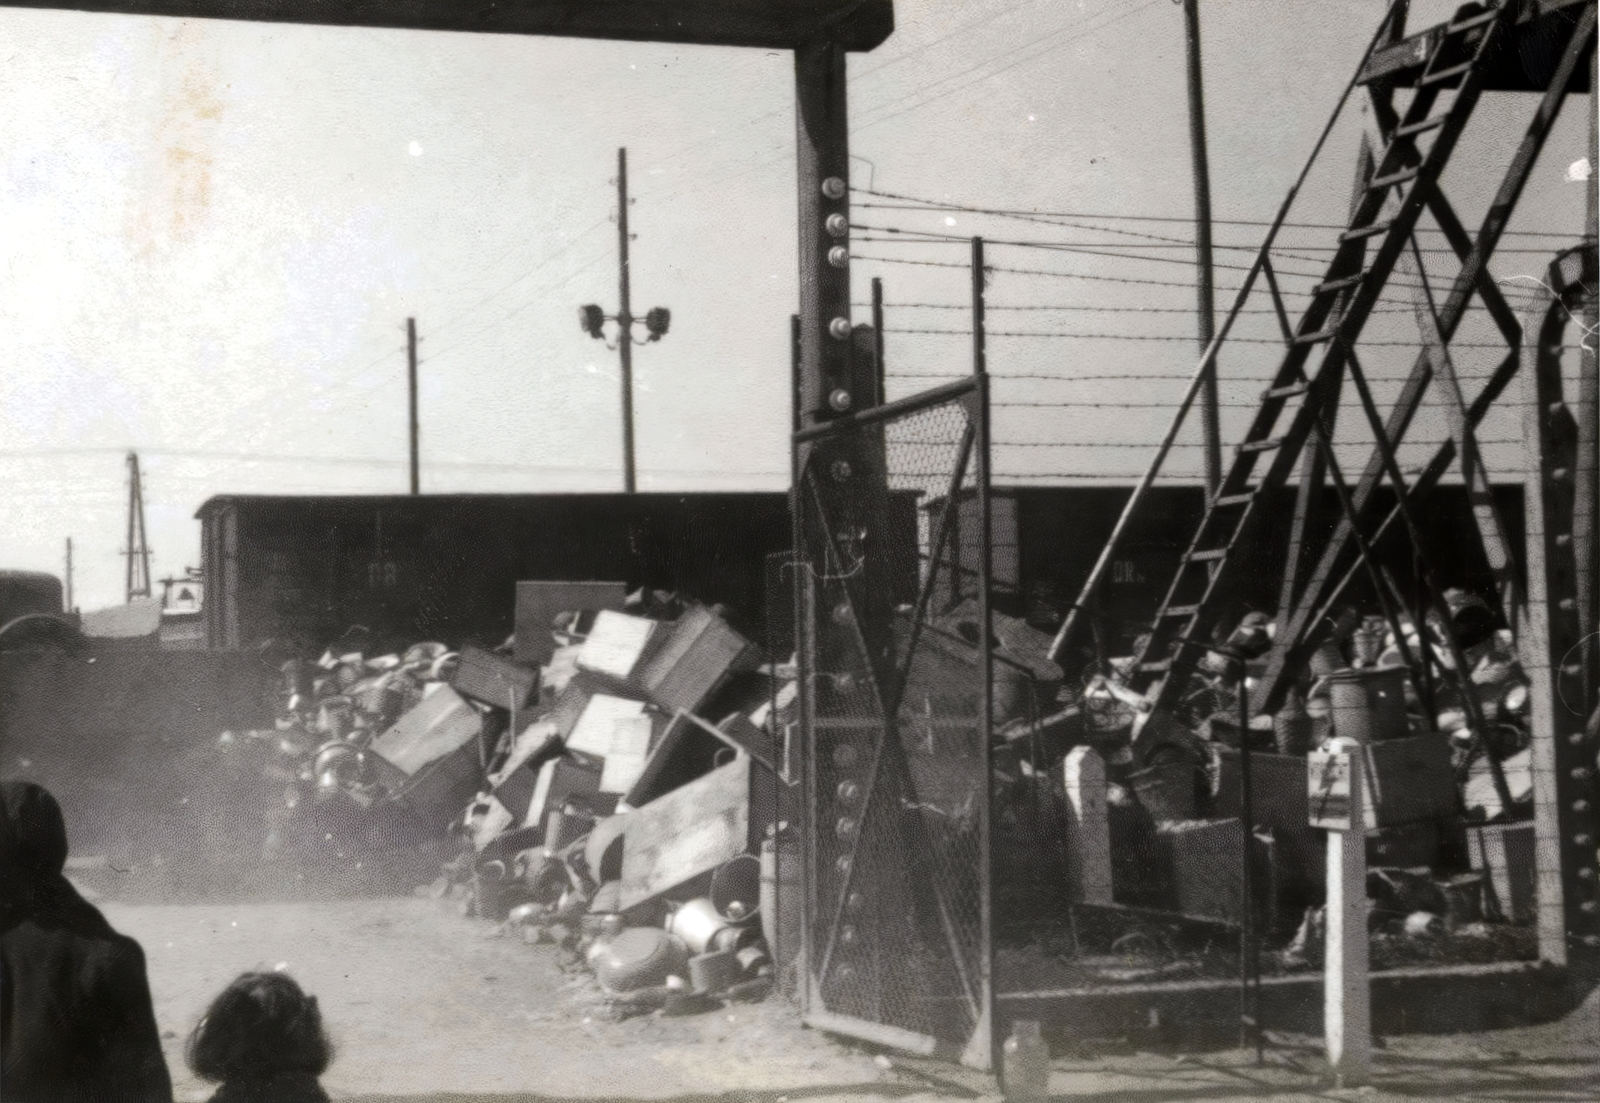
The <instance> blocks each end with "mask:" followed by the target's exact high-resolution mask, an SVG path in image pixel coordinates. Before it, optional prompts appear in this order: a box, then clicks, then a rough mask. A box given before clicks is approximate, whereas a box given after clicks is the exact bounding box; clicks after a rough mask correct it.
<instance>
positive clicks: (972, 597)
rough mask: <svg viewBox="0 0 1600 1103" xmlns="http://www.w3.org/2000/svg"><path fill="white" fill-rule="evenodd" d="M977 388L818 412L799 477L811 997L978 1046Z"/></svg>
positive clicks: (983, 732) (982, 599)
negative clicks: (831, 420)
mask: <svg viewBox="0 0 1600 1103" xmlns="http://www.w3.org/2000/svg"><path fill="white" fill-rule="evenodd" d="M981 403H982V383H981V380H979V379H976V378H975V379H974V380H972V381H971V382H970V383H963V384H961V385H957V386H956V387H953V388H942V389H941V390H939V391H936V392H930V393H929V394H928V395H926V396H923V397H922V398H920V399H914V400H911V401H908V402H905V403H897V404H895V405H894V406H893V407H884V408H880V411H877V412H876V415H875V416H874V415H868V417H866V418H862V419H858V420H853V421H852V422H851V423H849V424H848V425H844V426H842V427H830V428H829V429H826V430H823V431H814V432H813V434H812V435H811V437H810V438H809V443H810V445H811V449H810V451H809V454H808V455H807V456H806V461H805V466H804V469H803V472H802V477H801V483H800V487H799V490H798V493H799V496H800V502H799V503H798V506H799V508H798V520H799V526H798V527H799V531H798V539H799V543H800V558H801V560H802V562H803V564H804V566H805V574H806V586H805V589H806V590H807V591H808V592H807V594H806V597H805V599H804V600H803V603H802V604H803V605H804V607H805V610H806V612H807V614H808V615H803V616H802V621H803V624H802V632H803V637H804V643H803V646H802V648H801V656H802V669H801V679H802V685H803V686H804V687H805V691H806V692H805V703H806V712H807V730H806V736H807V738H806V754H805V757H806V767H807V781H808V788H807V792H808V808H807V823H806V832H805V834H806V836H807V839H808V840H809V869H808V887H809V890H810V891H809V894H808V899H809V907H808V919H809V924H808V928H809V929H808V953H809V961H808V968H809V975H810V989H809V992H808V997H809V1006H808V1009H807V1010H808V1014H810V1015H812V1016H813V1017H814V1018H817V1017H827V1018H828V1020H829V1022H830V1023H831V1024H832V1025H833V1026H835V1027H836V1028H839V1029H843V1030H846V1031H849V1032H853V1033H857V1034H860V1035H863V1036H867V1037H873V1038H876V1039H878V1040H890V1041H897V1042H898V1043H900V1044H912V1045H914V1046H916V1047H917V1048H922V1049H924V1050H929V1051H931V1050H933V1049H935V1048H938V1047H940V1046H943V1045H953V1046H955V1047H960V1046H967V1047H968V1054H969V1060H976V1062H977V1063H985V1062H986V1061H987V1054H988V1041H989V1040H988V1036H987V1034H988V1023H989V1016H988V1014H987V1008H988V1000H989V983H988V931H987V906H986V905H987V899H988V894H987V884H986V879H987V868H988V862H987V838H988V834H987V816H988V797H987V778H988V758H987V744H988V698H989V694H988V689H987V684H988V670H989V633H988V632H987V631H986V630H985V626H986V624H987V616H988V607H987V596H986V582H987V580H986V578H985V577H984V575H985V573H986V572H985V570H984V566H983V564H984V562H985V557H984V556H983V555H974V554H973V548H974V544H973V543H972V541H973V540H974V539H977V540H978V544H979V545H981V538H978V537H977V536H976V535H975V534H973V533H967V534H963V531H962V529H963V526H965V527H966V528H968V529H970V528H972V527H973V526H974V525H975V524H976V525H979V526H980V528H979V531H980V532H981V524H982V519H983V517H984V516H985V510H984V506H985V505H986V504H987V499H986V495H985V493H984V487H983V476H984V465H983V462H982V454H981V439H982V436H983V431H982V423H981V422H982V419H981V411H982V405H981ZM805 436H806V435H805V434H802V437H803V438H804V437H805ZM912 511H914V514H913V513H912ZM913 518H914V519H913ZM964 547H965V548H966V549H967V554H966V555H965V556H964V555H963V548H964ZM841 1023H843V1025H842V1026H841V1025H840V1024H841ZM852 1024H854V1025H852ZM974 1054H976V1055H977V1056H976V1057H973V1055H974Z"/></svg>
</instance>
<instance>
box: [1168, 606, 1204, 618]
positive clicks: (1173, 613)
mask: <svg viewBox="0 0 1600 1103" xmlns="http://www.w3.org/2000/svg"><path fill="white" fill-rule="evenodd" d="M1199 611H1200V606H1198V605H1169V606H1167V607H1166V608H1165V609H1163V610H1161V615H1162V616H1163V617H1192V616H1194V615H1195V614H1196V613H1197V612H1199Z"/></svg>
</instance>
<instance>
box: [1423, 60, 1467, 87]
mask: <svg viewBox="0 0 1600 1103" xmlns="http://www.w3.org/2000/svg"><path fill="white" fill-rule="evenodd" d="M1474 64H1475V63H1474V62H1471V61H1463V62H1462V63H1461V64H1460V65H1452V66H1450V67H1449V68H1446V69H1440V70H1439V71H1438V72H1437V73H1423V74H1422V79H1421V80H1419V81H1417V87H1419V88H1426V87H1427V86H1428V85H1430V84H1443V83H1444V82H1445V81H1448V80H1455V79H1456V78H1457V77H1459V76H1461V75H1462V74H1463V73H1466V72H1467V71H1468V70H1469V69H1471V68H1472V66H1473V65H1474Z"/></svg>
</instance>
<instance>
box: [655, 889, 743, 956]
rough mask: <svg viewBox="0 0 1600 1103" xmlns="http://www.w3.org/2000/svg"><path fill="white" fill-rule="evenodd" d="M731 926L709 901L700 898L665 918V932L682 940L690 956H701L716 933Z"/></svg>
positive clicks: (702, 897)
mask: <svg viewBox="0 0 1600 1103" xmlns="http://www.w3.org/2000/svg"><path fill="white" fill-rule="evenodd" d="M729 926H732V924H730V923H729V922H728V921H727V920H726V919H724V918H723V917H722V914H721V913H720V912H718V911H717V907H716V905H715V904H713V903H712V902H711V901H710V900H708V899H706V898H705V897H704V896H701V897H699V898H697V899H694V900H690V901H689V902H688V903H686V904H683V905H681V906H680V907H679V908H678V909H677V910H676V911H674V912H673V913H672V915H671V916H669V917H668V918H667V930H669V931H671V932H672V933H673V934H675V935H677V936H678V937H679V938H681V939H683V941H684V944H685V945H687V946H688V947H689V952H690V953H691V954H703V953H705V952H706V950H707V949H709V948H710V946H711V944H712V942H713V941H714V940H715V939H716V937H717V932H718V931H721V930H722V929H724V928H725V927H729Z"/></svg>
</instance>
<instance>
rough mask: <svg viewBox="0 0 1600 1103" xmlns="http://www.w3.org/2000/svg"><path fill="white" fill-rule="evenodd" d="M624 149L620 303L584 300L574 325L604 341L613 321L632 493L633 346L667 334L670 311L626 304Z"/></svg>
mask: <svg viewBox="0 0 1600 1103" xmlns="http://www.w3.org/2000/svg"><path fill="white" fill-rule="evenodd" d="M628 240H629V234H628V151H627V150H626V149H619V150H617V244H618V254H619V259H620V261H621V268H622V275H621V280H620V286H619V292H620V299H621V303H620V306H619V308H618V310H617V312H616V313H615V314H607V313H606V312H605V311H604V310H602V309H601V308H600V307H599V306H597V305H596V304H594V303H585V304H584V305H583V306H580V307H579V308H578V324H579V325H580V326H582V327H583V332H585V333H587V334H588V335H589V336H590V337H592V338H594V339H595V340H597V341H605V340H606V336H605V324H606V323H607V322H615V323H617V343H616V344H614V345H613V344H612V343H611V342H610V341H606V347H607V348H613V349H616V350H617V351H618V352H619V353H621V357H622V482H623V489H624V490H626V491H628V492H630V493H631V492H632V491H633V490H634V489H635V479H634V465H633V346H634V345H648V344H650V343H651V342H652V341H659V340H661V338H663V337H665V336H666V335H667V328H668V327H669V326H670V325H671V324H672V311H670V310H668V309H667V308H666V307H664V306H657V307H653V308H651V309H650V310H649V311H647V312H646V313H645V316H644V317H643V318H635V317H634V316H633V311H632V307H631V306H630V304H629V294H630V290H631V288H630V287H629V280H628ZM637 322H643V323H644V327H645V334H646V336H645V337H644V339H643V340H640V339H639V338H636V337H635V336H634V335H633V327H634V324H635V323H637Z"/></svg>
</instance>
